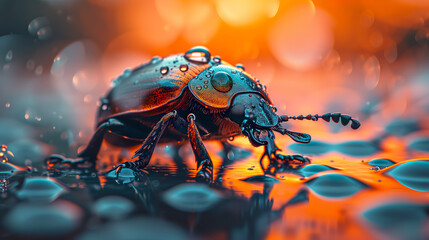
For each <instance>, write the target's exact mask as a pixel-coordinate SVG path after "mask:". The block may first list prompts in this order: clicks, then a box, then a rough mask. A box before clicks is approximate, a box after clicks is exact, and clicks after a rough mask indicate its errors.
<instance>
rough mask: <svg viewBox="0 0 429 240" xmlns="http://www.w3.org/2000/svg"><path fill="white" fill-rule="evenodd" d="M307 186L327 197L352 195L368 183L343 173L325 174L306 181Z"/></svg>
mask: <svg viewBox="0 0 429 240" xmlns="http://www.w3.org/2000/svg"><path fill="white" fill-rule="evenodd" d="M306 184H307V186H308V187H309V188H310V189H311V190H312V191H313V192H314V193H316V194H317V195H320V196H322V197H326V198H344V197H350V196H352V195H354V194H356V193H357V192H359V191H361V190H362V189H364V188H367V187H368V185H366V184H365V183H363V182H361V181H359V180H357V179H355V178H352V177H350V176H347V175H343V174H336V173H330V174H325V175H322V176H319V177H316V178H313V179H310V180H308V181H307V182H306Z"/></svg>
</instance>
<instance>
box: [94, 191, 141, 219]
mask: <svg viewBox="0 0 429 240" xmlns="http://www.w3.org/2000/svg"><path fill="white" fill-rule="evenodd" d="M134 209H135V206H134V204H133V202H131V200H129V199H127V198H124V197H121V196H106V197H103V198H100V199H98V200H97V201H96V202H95V204H94V208H93V210H94V212H95V213H96V214H97V215H98V216H100V217H102V218H105V219H111V220H115V219H122V218H124V217H126V216H128V215H129V214H130V213H131V212H132V211H133V210H134Z"/></svg>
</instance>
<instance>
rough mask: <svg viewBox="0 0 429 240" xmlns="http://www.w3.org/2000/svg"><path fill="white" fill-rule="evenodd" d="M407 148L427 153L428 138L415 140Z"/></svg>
mask: <svg viewBox="0 0 429 240" xmlns="http://www.w3.org/2000/svg"><path fill="white" fill-rule="evenodd" d="M409 148H411V149H414V150H417V151H422V152H429V138H421V139H417V140H415V141H413V142H411V143H410V145H409Z"/></svg>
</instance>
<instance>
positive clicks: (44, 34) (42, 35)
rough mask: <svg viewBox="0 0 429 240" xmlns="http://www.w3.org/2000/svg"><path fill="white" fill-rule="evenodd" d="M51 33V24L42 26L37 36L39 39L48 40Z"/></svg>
mask: <svg viewBox="0 0 429 240" xmlns="http://www.w3.org/2000/svg"><path fill="white" fill-rule="evenodd" d="M51 35H52V29H51V27H49V26H47V27H42V28H40V29H39V30H38V31H37V38H39V40H46V39H48V38H50V37H51Z"/></svg>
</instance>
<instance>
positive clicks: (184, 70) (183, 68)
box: [179, 64, 188, 72]
mask: <svg viewBox="0 0 429 240" xmlns="http://www.w3.org/2000/svg"><path fill="white" fill-rule="evenodd" d="M179 69H180V71H182V72H186V71H188V65H186V64H182V65H180V68H179Z"/></svg>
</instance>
